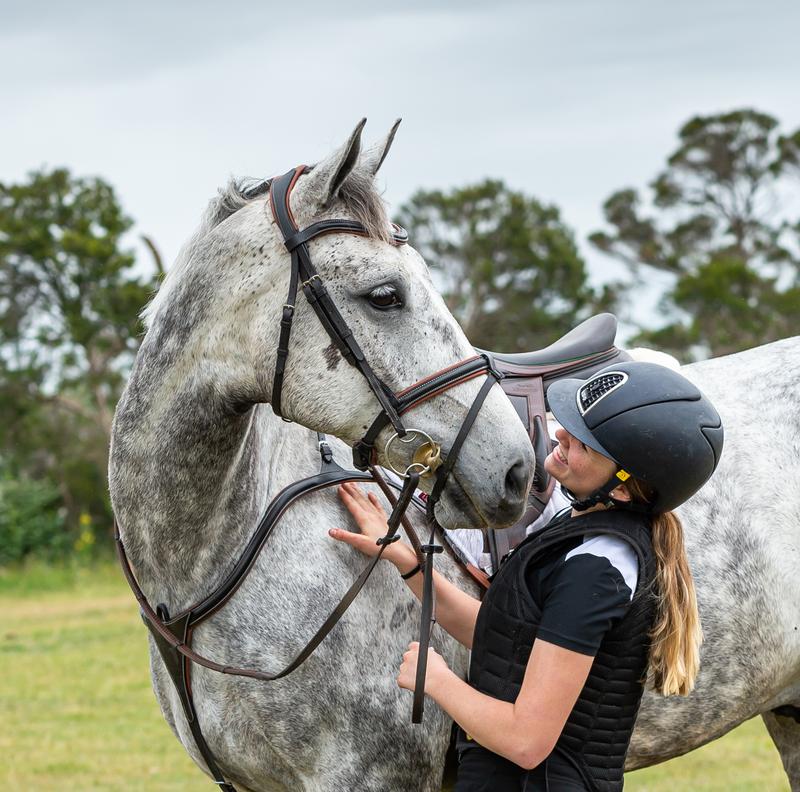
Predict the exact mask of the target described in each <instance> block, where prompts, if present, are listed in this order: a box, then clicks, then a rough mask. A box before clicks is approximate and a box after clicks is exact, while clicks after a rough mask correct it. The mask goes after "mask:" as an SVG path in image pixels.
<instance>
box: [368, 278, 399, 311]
mask: <svg viewBox="0 0 800 792" xmlns="http://www.w3.org/2000/svg"><path fill="white" fill-rule="evenodd" d="M367 300H369V304H370V305H371V306H372V307H373V308H377V309H378V310H379V311H386V310H389V309H390V308H400V307H401V306H402V305H403V301H402V300H401V299H400V296H399V295H398V293H397V289H395V287H394V286H390V285H389V284H384V285H383V286H377V287H376V288H374V289H373V290H372V291H371V292H370V293H369V294H368V295H367Z"/></svg>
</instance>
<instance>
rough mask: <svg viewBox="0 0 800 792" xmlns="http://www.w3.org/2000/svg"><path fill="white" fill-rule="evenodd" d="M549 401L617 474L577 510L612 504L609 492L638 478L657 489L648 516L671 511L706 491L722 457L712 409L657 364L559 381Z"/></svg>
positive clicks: (683, 381) (683, 380)
mask: <svg viewBox="0 0 800 792" xmlns="http://www.w3.org/2000/svg"><path fill="white" fill-rule="evenodd" d="M547 400H548V402H549V405H550V410H551V412H552V413H553V415H554V417H555V419H556V420H557V421H558V422H559V423H560V424H561V425H562V426H563V427H564V428H565V429H566V430H567V431H568V432H569V433H570V434H571V435H573V436H574V437H576V438H577V439H578V440H580V441H581V442H582V443H584V444H586V445H587V446H589V447H590V448H593V449H594V450H595V451H597V452H599V453H601V454H603V455H604V456H606V457H609V458H610V459H611V460H613V461H614V462H616V463H617V465H619V467H620V470H619V471H618V472H617V474H616V475H615V476H614V477H613V478H612V479H611V480H610V481H609V482H607V483H606V485H605V486H604V487H601V488H600V489H599V490H597V491H596V492H595V493H593V494H592V495H591V496H589V498H586V499H584V500H583V501H580V502H577V503H574V504H573V505H574V507H575V508H577V509H579V510H580V509H586V508H589V506H591V505H593V504H595V503H602V502H604V501H609V500H610V498H609V492H611V490H612V489H614V487H616V486H617V485H618V484H619V483H620V482H621V481H624V480H625V479H626V478H628V477H629V476H634V477H635V478H638V479H641V480H642V481H645V482H646V483H648V484H649V485H650V486H651V487H652V488H653V489H654V490H655V493H656V497H655V499H654V501H653V503H652V504H650V509H649V510H650V511H654V512H665V511H670V510H672V509H674V508H675V507H676V506H679V505H680V504H681V503H683V502H684V501H686V500H688V499H689V498H690V497H691V496H692V495H694V493H695V492H697V490H699V489H700V487H702V486H703V484H705V482H706V481H707V480H708V479H709V478H710V476H711V474H712V473H713V472H714V470H715V468H716V467H717V463H718V462H719V458H720V454H721V453H722V441H723V430H722V421H721V419H720V417H719V414H718V413H717V411H716V410H715V409H714V405H713V404H711V402H710V401H709V400H708V399H707V398H706V397H705V396H704V395H703V394H702V393H701V392H700V390H699V389H698V388H697V387H696V386H695V385H693V384H692V383H691V382H689V380H687V379H686V377H684V376H683V375H681V374H678V372H676V371H673V370H672V369H668V368H666V367H664V366H659V365H658V364H656V363H645V362H642V361H630V362H627V363H616V364H613V365H611V366H607V367H606V368H604V369H601V370H600V371H598V372H597V373H596V374H595V375H594V376H592V377H591V378H590V379H588V380H585V381H584V380H576V379H567V380H560V381H558V382H554V383H553V384H552V385H550V387H549V388H548V390H547Z"/></svg>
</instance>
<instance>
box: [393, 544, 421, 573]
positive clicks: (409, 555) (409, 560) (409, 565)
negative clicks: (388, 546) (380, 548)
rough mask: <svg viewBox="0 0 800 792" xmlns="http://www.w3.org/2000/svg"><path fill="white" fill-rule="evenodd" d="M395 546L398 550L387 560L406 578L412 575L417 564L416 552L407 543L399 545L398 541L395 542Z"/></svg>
mask: <svg viewBox="0 0 800 792" xmlns="http://www.w3.org/2000/svg"><path fill="white" fill-rule="evenodd" d="M395 547H396V548H397V550H398V551H400V552H397V554H396V555H394V554H393V555H392V557H391V558H390V559H389V560H390V561H391V562H392V563H393V564H394V566H395V569H397V571H398V572H399V573H400V575H401V576H402V577H404V578H406V579H408V578H411V577H414V574H415V570H416V569H417V567H418V566H419V563H418V561H417V554H416V553H415V552H414V551H413V550H412V549H411V548H410V547H408V545H401V544H400V543H399V542H397V543H396V544H395ZM392 549H394V548H392ZM406 576H407V577H406Z"/></svg>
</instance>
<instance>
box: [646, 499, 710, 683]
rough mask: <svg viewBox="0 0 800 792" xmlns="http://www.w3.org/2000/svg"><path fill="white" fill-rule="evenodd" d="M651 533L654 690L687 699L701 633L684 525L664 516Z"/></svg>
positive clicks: (670, 514) (656, 518) (697, 667)
mask: <svg viewBox="0 0 800 792" xmlns="http://www.w3.org/2000/svg"><path fill="white" fill-rule="evenodd" d="M651 530H652V535H653V551H654V552H655V556H656V602H657V605H656V619H655V623H654V624H653V629H652V631H651V633H650V638H651V649H650V668H651V670H652V674H653V687H654V688H655V690H656V691H657V692H658V693H661V694H662V695H664V696H672V695H676V694H677V695H679V696H687V695H688V694H689V693H691V692H692V689H693V688H694V683H695V680H696V679H697V673H698V671H699V670H700V644H701V643H702V642H703V630H702V628H701V626H700V613H699V611H698V609H697V595H696V593H695V588H694V580H693V579H692V573H691V570H690V569H689V562H688V561H687V559H686V548H685V547H684V545H683V526H682V525H681V521H680V520H679V519H678V518H677V516H676V515H675V514H674V513H673V512H665V513H664V514H656V515H653V518H652V522H651Z"/></svg>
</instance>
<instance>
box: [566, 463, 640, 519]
mask: <svg viewBox="0 0 800 792" xmlns="http://www.w3.org/2000/svg"><path fill="white" fill-rule="evenodd" d="M630 477H631V474H630V473H628V471H627V470H623V469H622V468H619V469H618V470H617V472H616V473H614V475H613V476H612V477H611V478H610V479H609V480H608V481H607V482H606V483H605V484H603V486H602V487H598V488H597V489H596V490H595V491H594V492H592V493H591V494H590V495H587V496H586V497H585V498H579V497H578V496H577V495H576V494H575V493H574V492H572V491H570V490H569V489H568V488H567V487H565V486H564V485H563V484H562V485H561V489H562V490H563V492H564V494H565V495H566V496H567V497H568V498H569V499H570V501H571V504H572V508H573V509H575V511H579V512H582V511H586V510H587V509H591V508H592V506H597V504H598V503H602V504H603V505H604V506H606V507H607V508H611V507H612V506H617V507H620V508H624V509H628V510H630V511H642V512H646V511H648V508H647V507H646V506H645V505H644V504H641V503H631V502H630V501H621V500H617V499H616V498H612V497H611V493H612V492H613V491H614V490H615V489H616V488H617V487H618V486H619V485H620V484H623V483H624V482H626V481H627V480H628V479H629V478H630Z"/></svg>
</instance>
